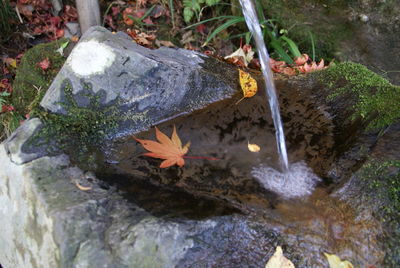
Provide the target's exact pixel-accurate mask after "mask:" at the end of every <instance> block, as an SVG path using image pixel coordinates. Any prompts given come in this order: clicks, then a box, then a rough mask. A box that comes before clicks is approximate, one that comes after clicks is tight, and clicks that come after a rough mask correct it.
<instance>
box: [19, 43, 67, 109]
mask: <svg viewBox="0 0 400 268" xmlns="http://www.w3.org/2000/svg"><path fill="white" fill-rule="evenodd" d="M66 40H67V39H60V40H57V41H54V42H51V43H46V44H40V45H37V46H35V47H33V48H31V49H29V50H28V51H27V52H26V53H25V54H24V56H23V57H22V59H21V63H20V65H19V67H18V69H17V74H16V76H15V80H14V83H13V94H12V105H13V106H14V107H15V108H16V110H17V111H18V112H19V113H20V114H22V115H25V114H27V113H29V112H30V110H31V109H32V108H33V107H32V103H34V104H38V103H39V102H40V99H41V98H42V97H43V95H44V93H45V92H46V90H47V88H48V87H49V86H50V84H51V82H52V81H53V79H54V77H55V76H56V75H57V73H58V71H59V70H60V68H61V67H62V65H63V64H64V62H65V58H64V57H63V56H61V55H60V54H59V53H58V52H56V50H57V49H58V48H59V47H60V45H61V44H62V43H64V42H65V41H66ZM46 58H48V59H49V61H50V68H49V69H48V70H46V71H43V70H42V69H41V68H40V67H39V66H38V63H39V62H41V61H42V60H44V59H46ZM39 89H40V90H39ZM38 95H39V96H38Z"/></svg>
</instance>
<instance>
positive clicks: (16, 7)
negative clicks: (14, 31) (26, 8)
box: [15, 6, 24, 24]
mask: <svg viewBox="0 0 400 268" xmlns="http://www.w3.org/2000/svg"><path fill="white" fill-rule="evenodd" d="M15 12H16V13H17V16H18V19H19V22H20V23H21V24H23V23H24V21H23V20H22V17H21V14H20V13H19V9H18V6H15Z"/></svg>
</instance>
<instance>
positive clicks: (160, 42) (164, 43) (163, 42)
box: [156, 40, 175, 47]
mask: <svg viewBox="0 0 400 268" xmlns="http://www.w3.org/2000/svg"><path fill="white" fill-rule="evenodd" d="M156 45H157V46H158V47H162V46H164V47H175V45H174V44H173V43H172V42H171V41H167V40H156Z"/></svg>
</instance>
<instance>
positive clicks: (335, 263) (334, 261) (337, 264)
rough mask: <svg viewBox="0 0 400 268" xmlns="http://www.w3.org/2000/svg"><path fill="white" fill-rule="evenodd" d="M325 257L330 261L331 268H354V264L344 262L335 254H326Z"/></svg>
mask: <svg viewBox="0 0 400 268" xmlns="http://www.w3.org/2000/svg"><path fill="white" fill-rule="evenodd" d="M324 255H325V257H326V258H327V259H328V262H329V268H354V266H353V264H351V263H350V262H349V261H342V260H341V259H340V258H339V257H338V256H336V255H335V254H328V253H324Z"/></svg>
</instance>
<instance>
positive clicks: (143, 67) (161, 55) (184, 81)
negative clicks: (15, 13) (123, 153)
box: [41, 27, 238, 134]
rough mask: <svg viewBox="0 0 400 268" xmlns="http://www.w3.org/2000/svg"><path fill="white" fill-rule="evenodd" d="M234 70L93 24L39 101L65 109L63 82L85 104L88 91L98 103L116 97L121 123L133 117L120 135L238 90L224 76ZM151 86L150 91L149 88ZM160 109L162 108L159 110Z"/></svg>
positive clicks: (56, 109) (53, 108)
mask: <svg viewBox="0 0 400 268" xmlns="http://www.w3.org/2000/svg"><path fill="white" fill-rule="evenodd" d="M233 73H234V74H235V76H236V75H237V69H236V68H234V67H233V66H230V65H228V64H223V63H218V61H217V60H215V59H212V58H208V57H206V56H204V55H202V54H200V53H197V52H193V51H187V50H183V49H173V48H165V47H163V48H160V49H158V50H150V49H147V48H144V47H141V46H139V45H137V44H136V43H134V42H133V41H132V40H131V38H130V37H129V36H127V35H125V34H123V33H118V34H115V35H114V34H112V33H111V32H109V31H107V30H106V29H104V28H101V27H92V28H91V29H90V30H88V31H87V32H86V33H85V35H84V36H83V37H82V38H81V40H80V41H79V43H78V44H77V46H76V47H75V48H74V50H73V52H72V53H71V55H70V56H69V57H68V59H67V61H66V64H65V65H64V67H63V68H62V69H61V70H60V72H59V74H58V75H57V77H56V78H55V80H54V82H53V83H52V85H51V86H50V88H49V89H48V91H47V93H46V95H45V96H44V98H43V100H42V101H41V105H42V106H43V107H44V108H46V109H48V110H49V111H51V112H54V113H64V114H65V113H66V110H65V108H64V107H63V106H62V103H65V102H66V99H65V93H64V90H65V83H66V82H67V81H69V83H70V84H71V87H72V94H73V96H74V97H76V99H77V100H79V102H80V103H79V104H80V105H82V106H85V105H87V104H88V103H89V100H88V98H87V97H85V96H87V95H88V94H89V95H92V96H95V95H97V96H98V97H99V98H100V102H101V105H102V106H107V105H111V104H113V103H114V102H115V101H120V102H121V103H122V104H121V106H119V107H118V109H119V110H120V111H121V114H123V117H124V118H126V119H122V120H123V121H128V119H131V118H136V120H135V124H130V125H127V129H124V130H120V131H119V132H120V134H127V133H130V132H137V131H141V130H144V129H146V128H147V127H148V126H150V125H155V124H157V123H158V122H160V121H162V120H165V119H166V118H174V117H177V116H179V115H182V114H185V113H189V112H191V111H194V110H197V109H201V108H204V107H205V106H207V105H208V104H209V103H212V102H215V101H218V100H222V99H225V98H228V97H230V96H232V95H233V94H235V93H237V89H238V88H237V87H238V82H237V81H235V80H228V79H223V78H224V76H226V77H231V76H232V74H233ZM150 89H151V90H150ZM161 107H162V108H161Z"/></svg>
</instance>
